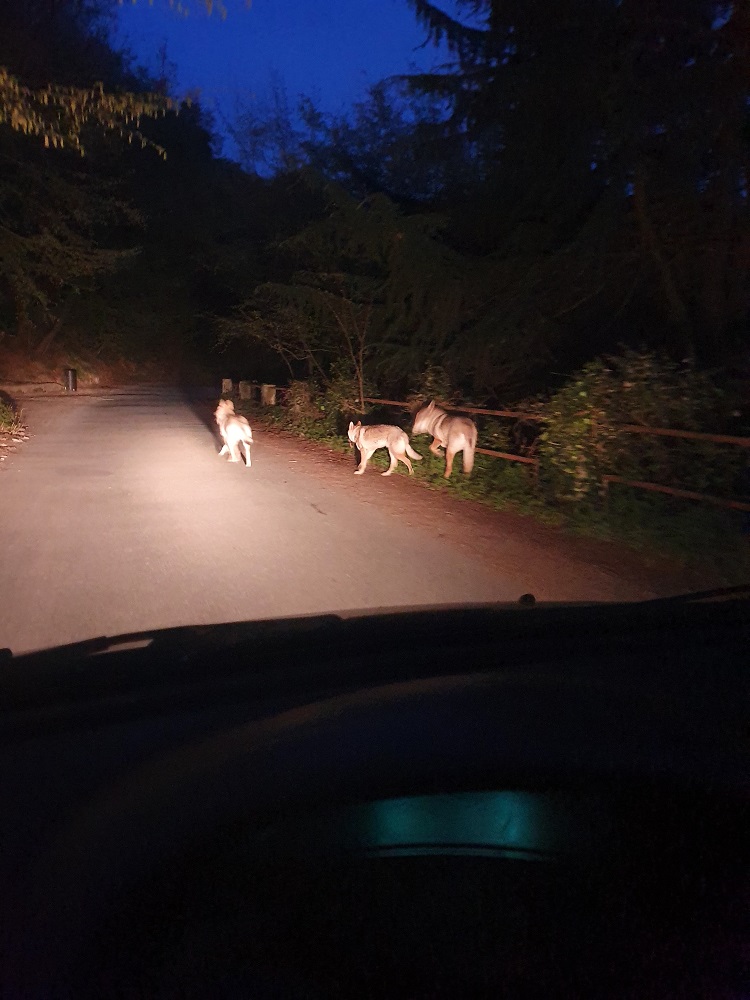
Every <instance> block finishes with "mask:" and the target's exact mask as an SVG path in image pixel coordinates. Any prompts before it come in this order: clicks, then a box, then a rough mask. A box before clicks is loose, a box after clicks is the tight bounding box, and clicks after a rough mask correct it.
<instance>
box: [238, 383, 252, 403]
mask: <svg viewBox="0 0 750 1000" xmlns="http://www.w3.org/2000/svg"><path fill="white" fill-rule="evenodd" d="M239 389H240V399H252V398H253V383H252V382H240V385H239Z"/></svg>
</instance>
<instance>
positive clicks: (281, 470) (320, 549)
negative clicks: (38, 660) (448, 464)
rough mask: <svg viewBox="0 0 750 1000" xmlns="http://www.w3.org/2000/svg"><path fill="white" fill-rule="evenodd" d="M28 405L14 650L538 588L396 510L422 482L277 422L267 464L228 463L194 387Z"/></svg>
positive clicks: (6, 631) (15, 476)
mask: <svg viewBox="0 0 750 1000" xmlns="http://www.w3.org/2000/svg"><path fill="white" fill-rule="evenodd" d="M25 414H26V417H27V420H28V423H29V426H30V430H31V440H30V441H29V442H28V443H26V444H25V445H24V446H23V448H22V449H21V451H20V452H19V453H18V454H16V455H14V456H12V458H11V460H10V461H9V462H8V463H7V465H5V464H4V467H3V469H2V473H0V554H1V555H0V601H1V603H0V647H2V646H6V647H9V648H11V649H12V650H13V651H14V652H23V651H28V650H31V649H39V648H43V647H48V646H53V645H59V644H61V643H66V642H73V641H77V640H80V639H85V638H90V637H93V636H97V635H115V634H118V633H123V632H129V631H137V630H143V629H150V628H159V627H167V626H175V625H189V624H208V623H215V622H224V621H233V620H245V619H251V618H270V617H279V616H287V615H297V614H308V613H318V612H324V611H332V610H333V611H337V610H344V609H375V608H386V607H396V606H405V605H409V606H415V605H422V604H435V603H456V602H473V601H498V600H499V601H505V600H515V599H517V598H518V597H519V595H520V594H521V593H523V592H524V591H525V590H528V589H529V588H528V586H527V582H526V581H525V580H524V579H523V573H516V574H502V573H498V572H497V571H495V570H494V569H493V568H492V567H490V566H489V565H488V564H486V563H485V562H484V561H482V560H481V559H479V558H478V557H476V556H475V555H473V554H471V553H469V552H467V551H466V550H465V549H464V548H462V547H461V546H460V545H458V544H453V543H452V542H451V541H450V538H448V537H446V536H445V535H444V534H443V533H437V532H436V531H435V530H433V529H432V528H430V527H429V526H427V527H423V528H420V527H419V526H415V525H414V523H413V522H409V523H407V522H405V521H404V520H403V519H402V518H400V517H398V516H396V515H395V514H394V509H393V506H392V504H391V505H390V506H389V505H388V504H383V506H382V507H380V506H379V504H378V497H379V496H381V495H382V496H385V495H386V494H388V492H389V488H390V487H395V488H396V489H403V488H406V487H409V488H412V489H414V488H415V487H414V485H413V484H407V483H402V484H396V483H394V480H393V479H382V478H381V477H379V476H377V474H376V473H375V471H374V470H368V475H367V476H364V477H356V478H355V477H354V476H352V475H351V472H352V471H353V466H349V465H346V466H345V467H344V466H343V465H342V464H341V462H340V460H339V459H338V458H336V459H333V458H332V459H330V461H331V463H338V464H336V467H335V469H334V470H333V472H335V473H336V474H335V475H327V474H326V469H325V467H321V466H320V464H319V463H317V464H316V463H315V462H312V463H310V462H308V461H306V459H305V454H306V453H305V449H304V446H301V445H297V444H296V443H290V442H288V441H285V442H279V441H275V440H274V438H273V437H272V436H269V435H264V434H263V433H262V431H261V432H256V438H257V445H256V448H255V451H254V461H253V467H252V469H251V470H246V469H245V468H244V466H238V465H232V464H229V463H227V462H226V461H225V459H219V458H217V451H218V444H217V439H216V436H215V428H212V427H211V426H210V424H209V419H208V411H207V410H206V408H205V406H204V407H203V409H202V410H201V409H200V407H193V406H191V405H190V404H188V403H187V402H186V400H185V399H184V398H183V396H182V395H181V394H180V393H179V392H178V391H177V390H150V391H149V390H130V391H125V390H123V392H122V393H120V394H116V395H110V396H105V397H100V398H80V397H71V398H62V399H45V400H39V401H33V402H28V403H26V404H25ZM295 449H296V450H295ZM344 472H345V473H346V475H345V476H344V475H343V473H344ZM420 492H421V491H420ZM390 495H391V497H393V496H394V495H395V494H394V493H393V492H392V491H391V494H390ZM441 535H442V537H441Z"/></svg>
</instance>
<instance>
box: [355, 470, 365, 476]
mask: <svg viewBox="0 0 750 1000" xmlns="http://www.w3.org/2000/svg"><path fill="white" fill-rule="evenodd" d="M364 471H365V470H364V469H357V471H356V472H355V473H354V475H355V476H361V475H362V473H363V472H364Z"/></svg>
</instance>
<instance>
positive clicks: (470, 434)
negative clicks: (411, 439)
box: [412, 400, 477, 479]
mask: <svg viewBox="0 0 750 1000" xmlns="http://www.w3.org/2000/svg"><path fill="white" fill-rule="evenodd" d="M412 434H432V437H433V441H432V444H431V445H430V451H431V452H432V454H433V455H440V454H441V452H440V449H441V448H445V475H444V477H443V478H444V479H450V475H451V472H453V459H454V457H455V456H456V455H457V454H458V452H459V451H462V452H463V453H464V461H463V467H464V472H465V473H466V475H467V476H468V475H469V473H470V472H471V470H472V469H473V468H474V451H475V450H476V447H477V425H476V424H475V423H474V421H473V420H469V418H468V417H452V416H449V414H447V413H446V412H445V410H441V409H440V407H439V406H436V405H435V401H434V400H433V401H432V402H431V403H430V404H429V405H427V406H423V407H422V409H421V410H420V411H419V412H418V413H417V415H416V417H415V418H414V427H413V429H412Z"/></svg>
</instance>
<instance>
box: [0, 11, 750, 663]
mask: <svg viewBox="0 0 750 1000" xmlns="http://www.w3.org/2000/svg"><path fill="white" fill-rule="evenodd" d="M641 6H642V5H641ZM641 6H639V5H633V4H630V3H607V2H601V3H594V4H591V3H566V4H563V5H562V6H561V5H560V4H558V3H552V2H551V0H550V2H546V3H542V4H541V5H539V4H534V5H526V6H525V5H520V6H519V5H510V6H507V5H505V4H501V3H498V2H495V0H480V2H475V3H465V2H460V0H456V2H448V0H446V2H444V3H437V4H433V3H426V2H423V0H393V2H391V3H388V4H385V5H372V4H370V5H367V4H363V5H359V4H348V5H341V4H336V3H333V2H321V3H317V4H315V5H313V6H310V5H309V4H303V3H297V2H295V3H286V4H283V5H281V6H279V5H264V4H261V3H258V4H254V5H252V6H249V5H247V6H246V5H245V4H243V3H239V2H238V3H234V2H231V3H230V2H227V4H226V6H225V5H224V4H221V3H219V4H213V3H211V2H205V3H204V2H202V0H195V3H194V4H191V5H190V8H189V11H188V10H187V9H186V8H183V7H182V6H181V5H179V4H178V5H176V6H175V5H173V4H171V3H167V2H166V0H165V2H164V3H159V2H157V3H156V4H153V5H152V4H148V3H146V2H145V0H144V2H142V3H141V2H139V3H136V4H134V5H128V6H122V7H121V6H118V5H117V4H115V3H110V2H109V0H105V2H103V3H98V4H95V5H82V4H80V3H78V2H73V0H61V2H58V3H55V4H52V5H49V4H43V3H41V2H39V3H37V2H33V3H32V4H31V5H29V4H6V5H4V6H3V9H2V12H0V552H1V553H2V558H0V592H1V593H2V605H1V610H0V649H1V648H6V649H9V650H11V651H12V652H13V653H24V652H27V651H30V650H37V649H42V648H48V647H55V646H59V645H62V644H66V643H71V642H76V641H79V640H84V639H88V638H92V637H95V636H104V635H109V636H114V635H120V634H126V633H133V632H144V631H149V630H155V629H161V628H171V627H175V626H186V625H211V624H217V623H223V622H233V621H248V620H253V621H258V620H264V619H274V618H286V617H293V616H300V615H316V614H321V613H333V614H352V613H366V612H375V611H381V610H385V609H395V608H433V607H442V606H445V605H461V606H465V605H474V604H497V603H506V602H517V601H518V600H519V598H521V597H522V595H533V597H534V598H535V600H536V602H547V601H549V602H635V601H643V600H648V599H653V598H659V597H665V596H670V595H676V594H682V593H687V592H690V591H699V590H707V589H712V588H717V587H722V586H730V585H739V584H745V583H747V582H748V581H749V580H750V547H749V546H748V533H749V532H750V485H749V482H750V479H749V476H750V472H749V465H748V454H749V452H748V447H749V446H750V411H749V410H748V404H747V399H748V386H749V385H750V347H749V345H748V340H747V330H748V303H749V302H750V268H748V267H747V256H748V247H750V204H749V201H748V189H747V185H748V179H749V175H748V170H749V165H748V117H747V116H748V84H747V81H748V75H747V68H748V55H747V45H746V34H745V33H743V32H744V30H745V29H746V28H747V24H746V23H745V22H746V17H745V15H744V14H743V13H742V9H741V6H740V5H738V4H735V5H731V4H729V5H722V4H704V3H690V4H687V5H685V4H684V3H677V2H671V0H668V2H667V3H666V4H662V8H663V10H662V14H663V16H659V17H658V18H657V17H654V16H652V13H653V12H652V11H651V10H650V8H649V9H648V10H647V9H646V7H645V6H644V7H643V9H641ZM313 8H314V9H313ZM187 13H189V17H188V16H185V15H186V14H187ZM743 19H744V20H743ZM527 600H529V599H528V598H527Z"/></svg>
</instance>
